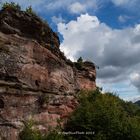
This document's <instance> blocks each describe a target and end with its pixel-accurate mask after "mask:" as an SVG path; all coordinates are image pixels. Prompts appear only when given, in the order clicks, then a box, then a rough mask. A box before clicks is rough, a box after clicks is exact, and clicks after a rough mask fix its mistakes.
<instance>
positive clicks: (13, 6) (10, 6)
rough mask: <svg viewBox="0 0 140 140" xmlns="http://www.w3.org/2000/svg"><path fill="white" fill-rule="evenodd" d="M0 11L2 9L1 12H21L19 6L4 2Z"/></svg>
mask: <svg viewBox="0 0 140 140" xmlns="http://www.w3.org/2000/svg"><path fill="white" fill-rule="evenodd" d="M2 9H3V10H4V9H15V10H21V7H20V6H19V4H17V3H14V2H11V3H8V2H6V3H4V4H3V5H2Z"/></svg>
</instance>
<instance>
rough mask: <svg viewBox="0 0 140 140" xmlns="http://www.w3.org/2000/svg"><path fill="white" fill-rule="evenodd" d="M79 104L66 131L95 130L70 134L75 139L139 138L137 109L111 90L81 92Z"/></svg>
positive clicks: (114, 139) (127, 139)
mask: <svg viewBox="0 0 140 140" xmlns="http://www.w3.org/2000/svg"><path fill="white" fill-rule="evenodd" d="M80 94H81V96H80V98H79V99H80V105H79V107H78V108H77V109H76V111H75V112H74V113H73V115H72V116H71V117H70V119H69V120H68V123H67V124H66V126H65V131H72V132H76V131H79V132H94V134H92V135H90V134H89V135H78V134H77V135H72V137H73V138H75V139H77V140H82V139H84V140H139V139H140V133H139V132H140V123H139V122H140V116H139V115H138V113H137V112H140V108H139V107H137V106H135V105H133V104H132V103H128V102H124V101H123V100H121V99H119V97H117V96H115V95H112V94H110V93H106V94H100V92H99V90H98V91H95V92H92V91H91V92H82V93H80Z"/></svg>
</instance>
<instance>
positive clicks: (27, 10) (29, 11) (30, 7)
mask: <svg viewBox="0 0 140 140" xmlns="http://www.w3.org/2000/svg"><path fill="white" fill-rule="evenodd" d="M25 11H26V12H27V13H28V14H31V15H36V14H35V12H34V11H33V9H32V6H29V7H27V8H26V10H25Z"/></svg>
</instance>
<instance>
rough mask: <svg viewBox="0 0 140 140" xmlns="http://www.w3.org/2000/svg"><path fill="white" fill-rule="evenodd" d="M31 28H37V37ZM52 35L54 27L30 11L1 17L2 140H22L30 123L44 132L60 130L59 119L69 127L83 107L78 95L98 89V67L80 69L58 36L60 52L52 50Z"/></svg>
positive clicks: (89, 63) (5, 13) (12, 12)
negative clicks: (69, 119) (42, 35)
mask: <svg viewBox="0 0 140 140" xmlns="http://www.w3.org/2000/svg"><path fill="white" fill-rule="evenodd" d="M21 17H22V18H23V19H21ZM29 21H30V22H29ZM23 22H27V23H26V25H25V27H23V26H22V25H23ZM29 23H30V24H31V25H32V26H33V27H34V28H35V27H37V29H36V30H34V31H32V32H33V33H35V34H34V35H33V36H29V35H30V34H31V31H30V30H28V29H30V28H31V25H29ZM38 24H43V25H41V27H42V28H43V30H44V31H45V38H48V40H45V38H39V37H40V36H39V37H38V36H36V34H37V33H38V32H39V31H40V27H39V25H38ZM3 26H4V27H3ZM9 26H10V27H9ZM33 27H32V28H33ZM27 28H28V29H27ZM24 29H26V30H24ZM50 32H52V30H51V29H50V28H49V26H48V25H46V24H45V25H44V23H43V22H42V21H41V20H40V19H38V18H37V17H34V16H31V15H28V14H27V13H25V12H21V11H10V12H9V10H8V11H1V12H0V139H4V138H5V139H6V140H17V139H18V134H19V133H20V131H21V130H22V129H23V127H24V123H25V122H28V121H29V120H34V121H35V125H34V127H36V128H38V129H39V130H40V131H41V132H43V133H44V132H47V131H48V130H49V129H50V128H54V127H56V126H57V125H58V120H61V121H62V122H61V124H62V125H63V123H64V122H65V121H66V119H67V117H68V116H69V114H70V113H71V112H72V111H73V110H74V109H75V108H76V106H77V105H78V102H77V100H76V98H75V95H76V93H77V91H79V90H81V89H88V90H91V89H95V88H96V84H95V79H96V71H95V66H94V64H93V63H91V62H84V63H83V67H82V69H77V68H76V67H75V65H74V64H73V63H72V62H71V61H70V60H67V59H66V57H65V56H64V55H63V53H62V52H61V51H60V50H59V39H58V37H57V36H55V35H54V40H53V41H54V42H53V43H54V44H55V46H56V48H53V49H52V48H49V47H50V46H51V45H52V43H51V42H50V40H49V38H50V34H51V33H50ZM53 34H54V33H53ZM40 39H43V42H44V43H43V45H42V43H41V42H40Z"/></svg>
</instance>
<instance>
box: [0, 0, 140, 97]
mask: <svg viewBox="0 0 140 140" xmlns="http://www.w3.org/2000/svg"><path fill="white" fill-rule="evenodd" d="M0 1H1V2H5V1H6V0H0ZM7 1H8V2H11V1H13V2H18V3H19V4H20V5H21V6H22V8H23V9H25V7H27V6H30V5H31V6H32V7H33V9H34V11H36V13H37V14H38V15H39V16H41V17H42V18H43V19H45V20H47V21H48V23H49V25H50V26H51V27H52V28H53V30H54V31H56V32H58V33H59V36H60V40H61V50H62V51H63V52H64V53H65V55H66V56H67V57H68V58H70V59H71V60H76V59H77V58H78V57H80V56H82V57H83V58H84V59H85V60H91V61H93V62H94V63H96V65H99V67H100V69H99V70H97V85H99V86H101V87H103V90H104V91H112V92H115V93H117V94H118V95H119V96H120V97H121V98H123V99H125V100H132V99H135V98H140V12H139V9H140V0H133V1H132V0H7Z"/></svg>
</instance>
